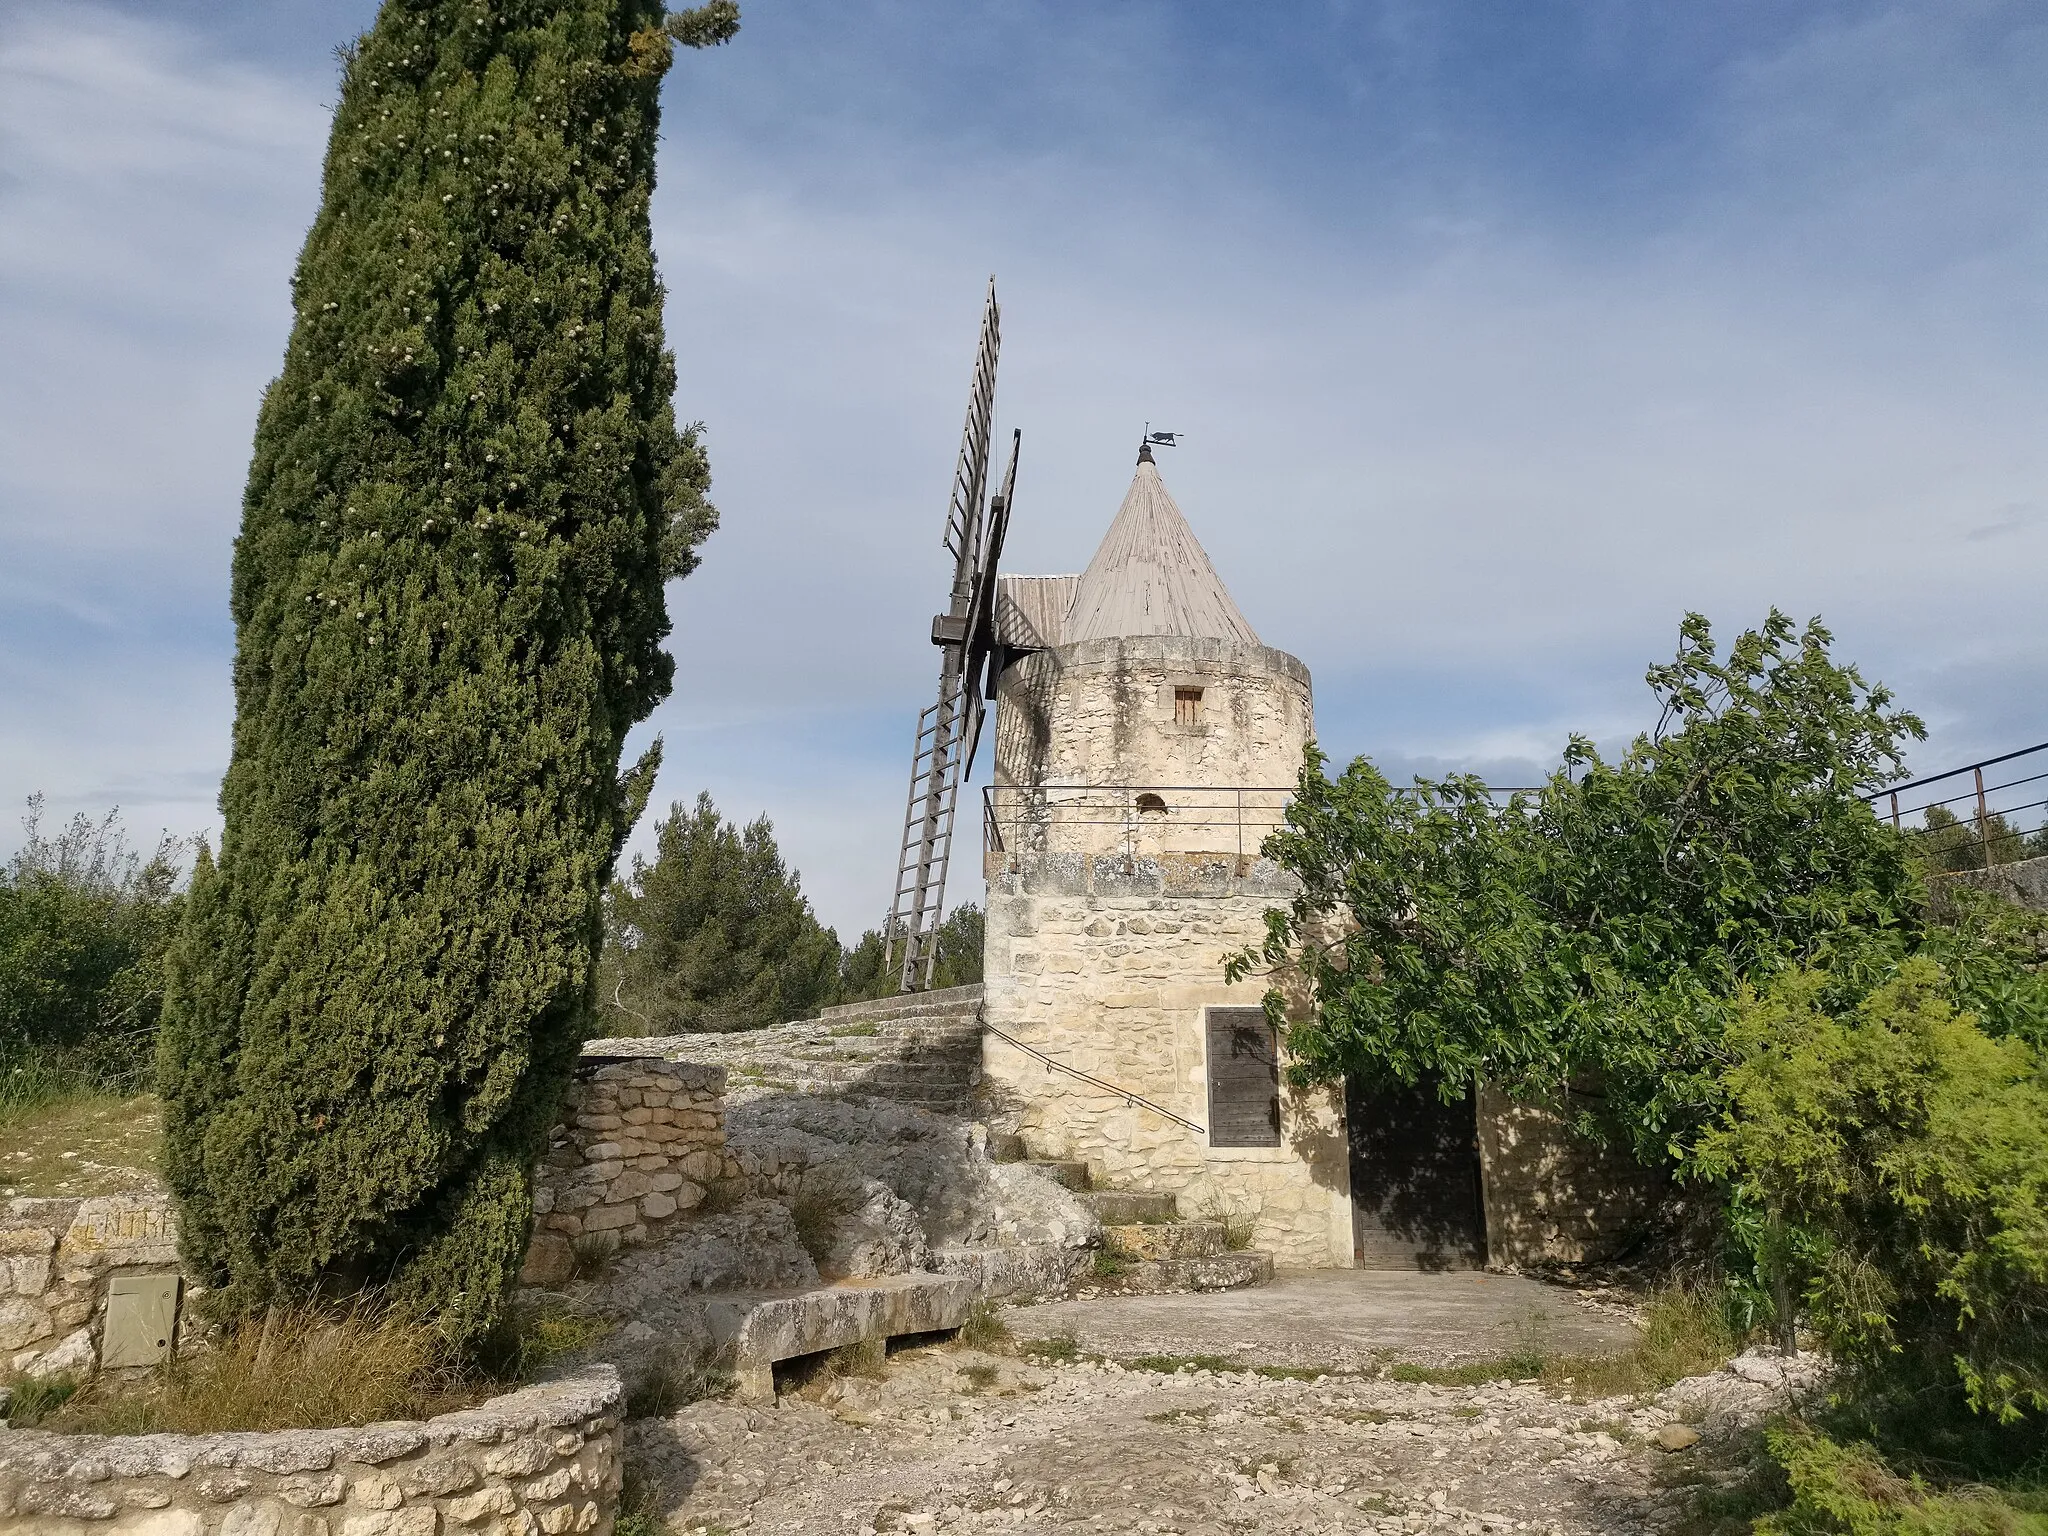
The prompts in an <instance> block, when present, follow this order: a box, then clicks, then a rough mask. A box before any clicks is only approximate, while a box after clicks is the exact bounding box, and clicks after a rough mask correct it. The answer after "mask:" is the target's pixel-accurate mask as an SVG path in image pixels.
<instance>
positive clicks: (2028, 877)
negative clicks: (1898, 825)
mask: <svg viewBox="0 0 2048 1536" xmlns="http://www.w3.org/2000/svg"><path fill="white" fill-rule="evenodd" d="M1928 884H1929V886H1931V887H1932V892H1931V894H1932V895H1933V897H1934V901H1935V905H1936V906H1937V907H1939V906H1940V905H1942V896H1943V893H1944V892H1945V891H1947V890H1948V889H1949V888H1950V887H1952V886H1968V887H1974V888H1975V889H1977V890H1980V891H1994V892H1996V893H1997V894H1998V895H2000V896H2003V897H2004V898H2005V899H2006V900H2007V901H2014V902H2018V903H2019V904H2020V905H2021V906H2023V907H2032V908H2033V909H2034V910H2035V911H2036V912H2048V858H2042V859H2019V860H2016V861H2015V862H2013V863H2011V864H1994V865H1992V866H1991V868H1989V869H1966V870H1963V871H1961V872H1960V873H1958V874H1953V875H1942V876H1939V877H1937V878H1936V879H1933V880H1930V881H1929V882H1928Z"/></svg>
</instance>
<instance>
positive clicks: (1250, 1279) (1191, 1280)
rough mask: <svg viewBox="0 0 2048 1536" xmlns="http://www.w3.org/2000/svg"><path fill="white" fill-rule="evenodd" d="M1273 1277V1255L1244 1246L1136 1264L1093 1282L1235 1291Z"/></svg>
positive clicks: (1140, 1288) (1135, 1289) (1143, 1288)
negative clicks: (1237, 1250) (1236, 1250)
mask: <svg viewBox="0 0 2048 1536" xmlns="http://www.w3.org/2000/svg"><path fill="white" fill-rule="evenodd" d="M1272 1278H1273V1255H1271V1254H1270V1253H1255V1252H1252V1251H1251V1250H1249V1249H1247V1250H1245V1251H1243V1252H1240V1253H1218V1254H1212V1255H1210V1256H1208V1257H1207V1258H1187V1259H1154V1260H1148V1261H1147V1262H1145V1263H1142V1264H1135V1265H1133V1266H1131V1268H1130V1269H1129V1270H1128V1271H1126V1272H1125V1273H1124V1274H1123V1275H1122V1276H1120V1277H1118V1278H1117V1279H1114V1280H1103V1281H1096V1282H1093V1283H1094V1284H1097V1285H1099V1286H1101V1288H1103V1289H1105V1290H1111V1289H1114V1290H1119V1291H1126V1292H1131V1293H1142V1292H1147V1291H1237V1290H1243V1289H1245V1288H1246V1287H1247V1286H1254V1285H1266V1284H1268V1283H1269V1282H1271V1280H1272Z"/></svg>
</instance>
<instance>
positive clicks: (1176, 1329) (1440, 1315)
mask: <svg viewBox="0 0 2048 1536" xmlns="http://www.w3.org/2000/svg"><path fill="white" fill-rule="evenodd" d="M1008 1319H1009V1323H1010V1328H1011V1330H1012V1332H1014V1333H1015V1334H1016V1335H1017V1337H1019V1338H1024V1339H1038V1338H1053V1337H1058V1336H1061V1335H1069V1336H1071V1337H1072V1338H1073V1340H1074V1342H1075V1343H1076V1344H1077V1345H1079V1346H1080V1347H1081V1348H1082V1349H1084V1350H1086V1351H1089V1352H1091V1353H1094V1354H1103V1355H1113V1356H1119V1357H1128V1356H1131V1355H1146V1354H1174V1355H1229V1356H1233V1357H1235V1358H1236V1359H1238V1360H1240V1361H1242V1362H1243V1363H1244V1364H1246V1365H1295V1366H1318V1367H1321V1368H1323V1369H1328V1370H1360V1369H1364V1368H1367V1367H1370V1366H1372V1365H1375V1364H1377V1363H1379V1362H1382V1361H1387V1360H1407V1361H1413V1362H1415V1363H1417V1364H1422V1365H1439V1364H1447V1363H1451V1362H1454V1361H1460V1360H1481V1359H1492V1358H1496V1357H1498V1356H1501V1355H1505V1354H1507V1353H1509V1352H1510V1351H1512V1350H1514V1349H1516V1348H1517V1347H1518V1346H1534V1347H1539V1348H1542V1349H1544V1350H1547V1351H1549V1352H1552V1353H1557V1354H1572V1355H1593V1354H1613V1353H1618V1352H1620V1351H1621V1350H1624V1349H1627V1348H1628V1347H1629V1344H1630V1342H1631V1340H1632V1339H1633V1337H1634V1330H1633V1328H1632V1326H1631V1324H1630V1322H1629V1314H1628V1310H1627V1309H1626V1308H1625V1307H1623V1306H1621V1305H1619V1304H1617V1303H1615V1302H1612V1301H1602V1300H1600V1299H1598V1298H1597V1297H1593V1296H1589V1295H1585V1294H1582V1293H1579V1292H1576V1291H1570V1290H1566V1289H1564V1288H1562V1287H1559V1286H1553V1285H1545V1284H1544V1283H1543V1282H1541V1281H1538V1280H1530V1279H1525V1278H1524V1277H1522V1276H1520V1275H1492V1274H1482V1273H1479V1272H1477V1271H1471V1270H1465V1271H1450V1272H1445V1273H1439V1274H1423V1273H1419V1272H1417V1271H1414V1270H1372V1269H1334V1270H1331V1269H1325V1270H1313V1271H1301V1272H1294V1273H1286V1272H1283V1273H1281V1274H1279V1275H1277V1276H1275V1277H1274V1279H1273V1283H1272V1284H1270V1285H1266V1286H1262V1287H1260V1288H1259V1289H1257V1290H1250V1291H1214V1292H1210V1293H1207V1294H1197V1295H1177V1296H1103V1297H1098V1298H1094V1299H1080V1300H1073V1301H1055V1302H1046V1303H1044V1304H1042V1305H1039V1306H1033V1307H1019V1308H1016V1309H1014V1310H1013V1311H1011V1312H1010V1313H1009V1314H1008Z"/></svg>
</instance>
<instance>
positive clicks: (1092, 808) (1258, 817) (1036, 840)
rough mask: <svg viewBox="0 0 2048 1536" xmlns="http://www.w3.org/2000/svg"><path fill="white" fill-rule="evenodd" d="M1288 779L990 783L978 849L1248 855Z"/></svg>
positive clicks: (1277, 808) (1283, 798) (1272, 817)
mask: <svg viewBox="0 0 2048 1536" xmlns="http://www.w3.org/2000/svg"><path fill="white" fill-rule="evenodd" d="M1293 796H1294V786H1293V785H1292V784H1278V785H1269V784H1260V785H1245V786H1243V787H1241V788H1228V787H1222V786H1218V785H1214V784H1033V785H1019V786H1011V785H1004V784H995V785H990V786H989V787H987V788H986V789H984V790H982V792H981V807H982V811H981V816H982V821H981V825H982V850H983V852H985V853H1015V852H1031V853H1045V852H1109V851H1112V850H1117V851H1121V852H1123V853H1124V854H1125V855H1126V856H1132V855H1135V854H1136V853H1138V852H1140V851H1141V845H1142V851H1155V850H1156V851H1162V852H1202V853H1235V854H1236V856H1237V857H1238V858H1240V859H1241V858H1244V857H1245V856H1246V855H1247V854H1256V853H1257V852H1258V851H1259V846H1260V844H1262V843H1264V842H1265V840H1266V834H1267V833H1269V832H1271V831H1273V830H1274V829H1275V828H1277V827H1278V826H1280V824H1281V823H1282V822H1283V821H1284V820H1285V819H1286V815H1287V802H1288V801H1289V800H1290V799H1292V798H1293Z"/></svg>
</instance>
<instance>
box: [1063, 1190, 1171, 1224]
mask: <svg viewBox="0 0 2048 1536" xmlns="http://www.w3.org/2000/svg"><path fill="white" fill-rule="evenodd" d="M1080 1200H1081V1203H1082V1204H1083V1205H1085V1206H1087V1207H1088V1208H1089V1209H1090V1210H1092V1211H1094V1212H1095V1219H1096V1220H1097V1221H1099V1222H1101V1223H1102V1224H1103V1225H1104V1226H1105V1227H1124V1226H1129V1225H1131V1224H1132V1223H1134V1222H1162V1221H1178V1220H1180V1202H1179V1200H1178V1199H1177V1198H1176V1197H1175V1196H1173V1195H1160V1194H1154V1193H1153V1192H1152V1191H1151V1190H1149V1189H1091V1190H1086V1191H1083V1192H1082V1194H1081V1196H1080Z"/></svg>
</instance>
